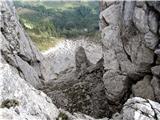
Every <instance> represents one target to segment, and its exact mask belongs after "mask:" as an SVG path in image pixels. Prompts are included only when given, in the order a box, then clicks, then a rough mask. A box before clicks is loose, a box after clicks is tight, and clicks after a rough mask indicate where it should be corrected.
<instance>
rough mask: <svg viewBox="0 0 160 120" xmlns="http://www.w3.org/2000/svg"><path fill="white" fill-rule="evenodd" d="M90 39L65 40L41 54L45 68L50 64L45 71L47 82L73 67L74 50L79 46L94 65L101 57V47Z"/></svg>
mask: <svg viewBox="0 0 160 120" xmlns="http://www.w3.org/2000/svg"><path fill="white" fill-rule="evenodd" d="M90 39H91V38H87V37H79V38H76V39H73V40H68V39H66V40H63V41H60V42H59V43H58V44H57V45H56V46H55V47H54V48H51V49H49V50H47V51H45V52H43V55H44V57H45V59H43V61H44V62H45V61H47V64H46V66H48V63H49V64H50V66H48V67H49V71H47V73H48V74H49V75H48V78H47V80H53V79H55V78H56V77H57V75H58V74H60V72H62V71H64V70H66V69H68V68H74V67H75V64H76V63H75V50H76V48H77V47H79V46H82V47H83V48H84V49H85V52H86V56H87V58H88V60H89V61H91V62H92V63H94V64H96V63H97V62H98V60H99V59H100V58H101V57H102V46H101V44H100V41H99V42H96V41H94V40H90ZM93 39H94V38H93ZM93 41H94V42H93ZM53 73H54V74H53Z"/></svg>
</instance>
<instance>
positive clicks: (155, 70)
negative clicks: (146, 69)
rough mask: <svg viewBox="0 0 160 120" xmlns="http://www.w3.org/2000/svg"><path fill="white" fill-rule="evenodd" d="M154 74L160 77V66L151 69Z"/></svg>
mask: <svg viewBox="0 0 160 120" xmlns="http://www.w3.org/2000/svg"><path fill="white" fill-rule="evenodd" d="M151 70H152V74H153V75H155V76H158V77H160V65H158V66H154V67H152V68H151Z"/></svg>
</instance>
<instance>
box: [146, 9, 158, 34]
mask: <svg viewBox="0 0 160 120" xmlns="http://www.w3.org/2000/svg"><path fill="white" fill-rule="evenodd" d="M157 16H158V15H157V14H156V13H155V12H153V11H150V12H149V16H148V21H149V23H148V25H149V28H150V30H151V31H152V32H153V33H154V34H157V32H158V18H157Z"/></svg>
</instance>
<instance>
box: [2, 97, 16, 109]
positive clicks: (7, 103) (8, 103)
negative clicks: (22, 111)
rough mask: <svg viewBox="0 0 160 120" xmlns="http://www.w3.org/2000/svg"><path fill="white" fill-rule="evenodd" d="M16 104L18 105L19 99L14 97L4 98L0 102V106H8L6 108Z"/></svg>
mask: <svg viewBox="0 0 160 120" xmlns="http://www.w3.org/2000/svg"><path fill="white" fill-rule="evenodd" d="M16 106H19V101H17V100H15V99H6V100H4V101H3V102H2V104H1V108H8V109H9V108H11V107H16Z"/></svg>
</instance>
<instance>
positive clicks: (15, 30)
mask: <svg viewBox="0 0 160 120" xmlns="http://www.w3.org/2000/svg"><path fill="white" fill-rule="evenodd" d="M101 8H102V11H101V13H100V30H101V32H102V51H101V45H96V44H95V45H94V44H92V43H87V46H86V44H85V45H84V44H79V45H73V44H75V43H73V44H71V46H70V45H68V46H67V47H68V48H69V47H74V48H73V49H72V48H69V49H68V48H67V51H66V52H67V53H69V54H68V55H69V56H68V57H70V58H69V59H65V57H66V56H64V57H63V59H62V61H61V62H60V63H59V65H57V64H56V63H57V61H56V60H59V59H61V57H62V56H63V53H62V54H59V53H60V50H53V51H54V53H50V54H48V55H49V57H48V56H47V57H46V56H43V55H42V54H41V53H40V52H39V51H38V50H37V49H36V47H35V46H34V44H33V43H32V41H31V40H30V38H29V37H28V35H27V33H26V32H25V31H24V29H23V28H22V26H21V24H20V23H19V20H18V17H17V15H16V11H15V8H14V5H13V3H12V1H0V22H1V24H0V28H1V31H0V120H96V119H95V118H97V120H98V118H103V119H101V120H160V104H159V102H160V62H159V60H160V58H159V54H160V53H159V51H160V50H159V46H160V45H159V37H160V36H159V35H160V27H159V26H160V24H159V20H160V19H159V18H160V9H159V8H160V4H159V2H135V1H134V2H125V1H124V2H105V1H102V2H101ZM66 43H68V41H66V42H65V44H66ZM83 43H84V42H83ZM72 45H73V46H72ZM88 45H89V46H91V49H88ZM82 46H83V47H82ZM97 46H98V47H97ZM96 47H97V48H96ZM59 48H60V49H61V47H58V48H57V49H59ZM62 48H63V47H62ZM94 48H95V49H96V51H95V52H94ZM98 51H101V52H100V53H99V52H98ZM63 52H64V51H63ZM57 54H58V55H57ZM101 54H102V55H101ZM94 55H95V56H96V58H95V57H94ZM155 56H156V57H155ZM54 57H55V58H54ZM65 60H68V61H69V62H68V63H71V66H70V64H68V63H67V62H66V61H65ZM73 61H74V62H73ZM65 62H66V63H67V65H65V64H64V65H61V63H65ZM60 65H61V68H59V69H57V68H58V67H59V66H60ZM63 66H64V67H66V66H67V67H66V68H63ZM42 91H43V92H42ZM140 97H142V98H140ZM62 109H64V110H62ZM67 111H68V112H67ZM75 112H80V113H75ZM85 114H87V115H85ZM88 115H89V116H88ZM90 116H92V117H90ZM93 117H94V118H93ZM99 120H100V119H99Z"/></svg>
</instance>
